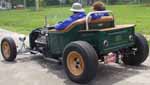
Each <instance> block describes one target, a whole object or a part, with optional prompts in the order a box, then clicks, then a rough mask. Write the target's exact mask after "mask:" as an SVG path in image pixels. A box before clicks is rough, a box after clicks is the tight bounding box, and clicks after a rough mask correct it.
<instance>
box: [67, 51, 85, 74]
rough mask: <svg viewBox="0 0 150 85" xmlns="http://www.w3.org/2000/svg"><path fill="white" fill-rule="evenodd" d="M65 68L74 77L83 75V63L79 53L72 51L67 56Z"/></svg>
mask: <svg viewBox="0 0 150 85" xmlns="http://www.w3.org/2000/svg"><path fill="white" fill-rule="evenodd" d="M67 67H68V69H69V71H70V72H71V73H72V74H73V75H75V76H79V75H81V74H82V73H83V71H84V61H83V58H82V56H81V55H80V53H78V52H76V51H72V52H70V53H69V54H68V57H67Z"/></svg>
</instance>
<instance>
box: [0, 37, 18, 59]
mask: <svg viewBox="0 0 150 85" xmlns="http://www.w3.org/2000/svg"><path fill="white" fill-rule="evenodd" d="M1 53H2V56H3V58H4V59H5V60H6V61H14V60H15V58H16V55H17V49H16V44H15V42H14V40H13V39H12V38H11V37H5V38H3V39H2V42H1Z"/></svg>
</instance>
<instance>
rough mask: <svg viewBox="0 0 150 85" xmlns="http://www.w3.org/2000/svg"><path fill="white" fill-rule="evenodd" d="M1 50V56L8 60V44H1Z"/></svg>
mask: <svg viewBox="0 0 150 85" xmlns="http://www.w3.org/2000/svg"><path fill="white" fill-rule="evenodd" d="M2 50H3V55H4V56H5V57H6V58H9V56H10V46H9V44H8V42H6V41H4V42H3V43H2Z"/></svg>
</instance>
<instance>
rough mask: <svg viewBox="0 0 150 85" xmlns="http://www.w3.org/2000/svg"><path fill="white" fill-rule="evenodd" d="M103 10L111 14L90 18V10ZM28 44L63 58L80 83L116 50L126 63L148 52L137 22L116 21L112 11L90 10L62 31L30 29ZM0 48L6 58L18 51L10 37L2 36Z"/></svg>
mask: <svg viewBox="0 0 150 85" xmlns="http://www.w3.org/2000/svg"><path fill="white" fill-rule="evenodd" d="M104 12H109V15H110V16H104V17H101V18H100V19H96V20H91V19H90V15H91V14H94V13H104ZM46 21H47V20H46ZM20 40H21V41H24V40H25V38H20ZM29 44H30V47H29V52H30V53H32V54H36V53H41V54H43V57H44V58H45V59H49V60H51V59H53V60H58V61H61V62H62V63H63V65H64V69H65V72H66V74H67V76H68V77H69V78H70V79H71V80H72V81H74V82H77V83H88V82H89V81H90V80H92V79H93V78H94V77H95V76H96V71H97V68H98V62H104V61H105V59H107V58H105V57H107V55H108V54H109V53H113V54H116V56H115V57H116V58H115V59H116V63H118V62H120V61H122V62H123V63H124V64H126V65H140V64H141V63H143V62H144V61H145V60H146V59H147V57H148V53H149V47H148V43H147V40H146V39H145V37H144V36H143V35H141V34H140V33H136V32H135V25H134V24H126V25H115V19H114V16H113V14H112V12H111V11H102V12H98V11H96V12H90V13H88V15H87V16H86V18H83V19H79V20H77V21H75V22H73V23H72V24H71V25H69V26H68V27H67V28H65V29H64V30H61V31H57V30H55V29H53V28H52V27H49V26H47V25H46V26H44V27H42V28H37V29H35V30H33V31H32V32H31V33H30V35H29ZM1 52H2V56H3V58H4V59H5V60H6V61H13V60H15V58H16V55H17V54H18V53H19V52H17V47H16V44H15V42H14V40H13V39H12V38H11V37H5V38H3V39H2V42H1Z"/></svg>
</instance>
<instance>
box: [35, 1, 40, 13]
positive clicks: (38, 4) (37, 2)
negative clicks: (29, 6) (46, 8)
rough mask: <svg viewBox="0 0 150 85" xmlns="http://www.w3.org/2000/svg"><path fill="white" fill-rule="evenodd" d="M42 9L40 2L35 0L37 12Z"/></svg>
mask: <svg viewBox="0 0 150 85" xmlns="http://www.w3.org/2000/svg"><path fill="white" fill-rule="evenodd" d="M39 8H40V3H39V0H35V10H36V11H38V10H39Z"/></svg>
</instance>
